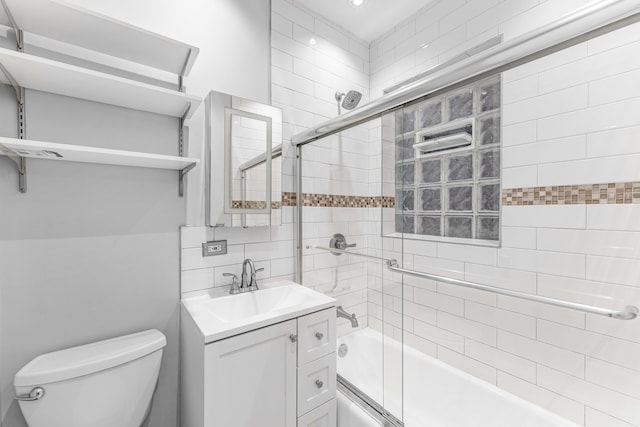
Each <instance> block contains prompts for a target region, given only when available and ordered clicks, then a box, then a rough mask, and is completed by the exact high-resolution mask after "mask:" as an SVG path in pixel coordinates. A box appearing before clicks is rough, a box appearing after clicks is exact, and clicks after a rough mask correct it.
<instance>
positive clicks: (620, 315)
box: [307, 245, 638, 320]
mask: <svg viewBox="0 0 640 427" xmlns="http://www.w3.org/2000/svg"><path fill="white" fill-rule="evenodd" d="M307 249H320V250H324V251H328V252H335V253H346V254H349V255H356V256H360V257H364V258H370V259H375V260H379V261H384V262H385V263H386V264H387V268H388V269H389V270H390V271H394V272H396V273H401V274H407V275H409V276H414V277H420V278H423V279H429V280H435V281H437V282H441V283H447V284H449V285H454V286H461V287H464V288H470V289H477V290H480V291H485V292H493V293H494V294H499V295H506V296H510V297H514V298H520V299H523V300H527V301H533V302H539V303H543V304H547V305H553V306H556V307H562V308H568V309H570V310H577V311H582V312H584V313H589V314H596V315H598V316H605V317H611V318H613V319H620V320H632V319H635V318H636V317H637V315H638V307H636V306H633V305H628V306H626V307H625V308H624V310H621V311H619V310H610V309H607V308H601V307H595V306H592V305H588V304H579V303H576V302H571V301H564V300H560V299H555V298H549V297H543V296H540V295H533V294H527V293H524V292H518V291H510V290H508V289H504V288H498V287H495V286H489V285H481V284H479V283H473V282H467V281H465V280H459V279H451V278H449V277H445V276H439V275H436V274H430V273H423V272H421V271H415V270H409V269H406V268H401V267H400V266H399V265H398V262H397V261H396V260H395V259H392V258H383V257H378V256H374V255H366V254H361V253H358V252H351V251H345V250H340V249H332V248H327V247H323V246H318V245H308V246H307Z"/></svg>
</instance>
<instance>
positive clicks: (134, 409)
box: [14, 329, 167, 427]
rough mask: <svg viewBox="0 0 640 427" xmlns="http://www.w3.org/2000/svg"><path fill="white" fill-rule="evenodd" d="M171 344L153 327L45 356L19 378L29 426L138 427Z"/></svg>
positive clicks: (16, 384) (17, 387)
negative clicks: (163, 357) (165, 350)
mask: <svg viewBox="0 0 640 427" xmlns="http://www.w3.org/2000/svg"><path fill="white" fill-rule="evenodd" d="M166 343H167V341H166V338H165V336H164V335H163V334H162V333H161V332H160V331H157V330H155V329H151V330H148V331H144V332H138V333H135V334H131V335H125V336H121V337H117V338H113V339H109V340H105V341H99V342H95V343H91V344H87V345H82V346H79V347H73V348H68V349H65V350H60V351H56V352H53V353H47V354H43V355H41V356H38V357H36V358H35V359H33V360H32V361H31V362H29V363H27V364H26V365H25V366H24V367H23V368H22V369H20V371H18V373H17V374H16V376H15V379H14V387H15V392H16V396H17V399H18V400H19V404H20V409H21V410H22V413H23V414H24V417H25V419H26V421H27V424H28V425H29V427H88V426H91V427H140V425H141V424H142V422H143V421H144V419H145V417H146V414H147V411H148V409H149V406H150V403H151V398H152V396H153V392H154V389H155V386H156V383H157V381H158V372H159V370H160V362H161V359H162V349H163V348H164V346H165V345H166Z"/></svg>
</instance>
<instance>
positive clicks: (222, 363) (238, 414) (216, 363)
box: [204, 320, 296, 427]
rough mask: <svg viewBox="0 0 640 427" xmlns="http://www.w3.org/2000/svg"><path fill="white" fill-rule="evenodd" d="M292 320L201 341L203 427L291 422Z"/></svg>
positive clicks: (282, 426) (277, 426) (286, 426)
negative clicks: (203, 396) (230, 335)
mask: <svg viewBox="0 0 640 427" xmlns="http://www.w3.org/2000/svg"><path fill="white" fill-rule="evenodd" d="M292 334H296V321H295V320H290V321H287V322H283V323H279V324H277V325H273V326H269V327H266V328H263V329H258V330H256V331H252V332H247V333H245V334H242V335H238V336H235V337H231V338H227V339H224V340H220V341H217V342H214V343H212V344H208V345H206V346H205V381H204V382H205V390H204V393H205V396H207V397H206V399H205V402H204V406H205V408H204V411H205V427H231V426H233V427H256V426H260V427H295V425H296V344H295V342H293V341H292V340H291V339H290V335H292Z"/></svg>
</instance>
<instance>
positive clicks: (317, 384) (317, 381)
mask: <svg viewBox="0 0 640 427" xmlns="http://www.w3.org/2000/svg"><path fill="white" fill-rule="evenodd" d="M323 385H324V383H323V382H322V381H320V380H316V387H318V388H322V386H323Z"/></svg>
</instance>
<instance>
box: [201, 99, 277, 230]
mask: <svg viewBox="0 0 640 427" xmlns="http://www.w3.org/2000/svg"><path fill="white" fill-rule="evenodd" d="M205 115H206V129H205V132H206V134H205V138H206V144H205V145H206V154H205V162H206V174H207V177H206V183H207V185H206V188H205V192H206V197H205V199H206V201H205V210H206V212H205V217H206V220H207V225H209V226H225V227H261V226H270V225H280V224H281V212H282V200H281V199H282V188H281V174H282V167H281V159H282V157H281V155H282V110H280V109H279V108H275V107H272V106H270V105H265V104H262V103H259V102H255V101H251V100H247V99H244V98H240V97H237V96H232V95H228V94H224V93H220V92H215V91H211V92H210V93H209V95H208V96H207V98H206V100H205Z"/></svg>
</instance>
